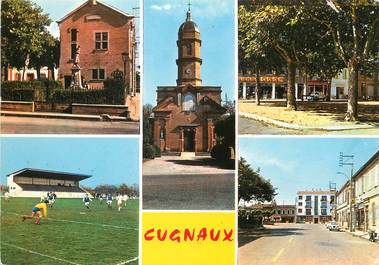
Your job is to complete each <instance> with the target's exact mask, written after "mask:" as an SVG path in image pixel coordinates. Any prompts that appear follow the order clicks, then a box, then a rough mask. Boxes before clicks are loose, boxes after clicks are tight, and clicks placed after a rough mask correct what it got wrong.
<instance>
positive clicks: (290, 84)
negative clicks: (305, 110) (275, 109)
mask: <svg viewBox="0 0 379 265" xmlns="http://www.w3.org/2000/svg"><path fill="white" fill-rule="evenodd" d="M295 75H296V66H295V64H294V63H293V62H288V65H287V76H288V80H287V109H288V110H296V97H295Z"/></svg>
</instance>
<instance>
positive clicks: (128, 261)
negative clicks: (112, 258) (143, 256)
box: [116, 257, 138, 265]
mask: <svg viewBox="0 0 379 265" xmlns="http://www.w3.org/2000/svg"><path fill="white" fill-rule="evenodd" d="M136 260H138V257H135V258H133V259H129V260H127V261H122V262H120V263H117V264H116V265H124V264H128V263H130V262H133V261H136Z"/></svg>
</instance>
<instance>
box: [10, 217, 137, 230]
mask: <svg viewBox="0 0 379 265" xmlns="http://www.w3.org/2000/svg"><path fill="white" fill-rule="evenodd" d="M12 214H15V215H18V216H22V214H18V213H12ZM47 219H48V220H53V221H58V222H68V223H76V224H85V225H98V226H102V227H111V228H118V229H129V230H136V231H138V228H133V227H127V226H118V225H107V224H98V223H90V222H82V221H73V220H65V219H55V218H47Z"/></svg>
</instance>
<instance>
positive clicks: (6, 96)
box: [1, 87, 34, 101]
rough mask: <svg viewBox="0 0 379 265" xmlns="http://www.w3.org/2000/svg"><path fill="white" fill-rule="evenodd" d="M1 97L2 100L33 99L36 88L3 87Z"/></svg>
mask: <svg viewBox="0 0 379 265" xmlns="http://www.w3.org/2000/svg"><path fill="white" fill-rule="evenodd" d="M1 98H2V100H4V101H6V100H11V101H33V99H34V90H33V89H30V88H17V89H13V88H4V87H2V88H1Z"/></svg>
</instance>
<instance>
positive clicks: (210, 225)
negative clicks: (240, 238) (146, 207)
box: [142, 212, 236, 265]
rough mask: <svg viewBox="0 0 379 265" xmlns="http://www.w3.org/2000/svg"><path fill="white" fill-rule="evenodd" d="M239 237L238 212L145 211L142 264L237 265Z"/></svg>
mask: <svg viewBox="0 0 379 265" xmlns="http://www.w3.org/2000/svg"><path fill="white" fill-rule="evenodd" d="M166 232H167V234H166ZM158 235H160V240H159V239H158ZM165 235H166V236H165ZM217 235H218V236H217ZM235 237H236V235H235V213H234V212H143V213H142V264H143V265H233V264H234V257H235Z"/></svg>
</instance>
